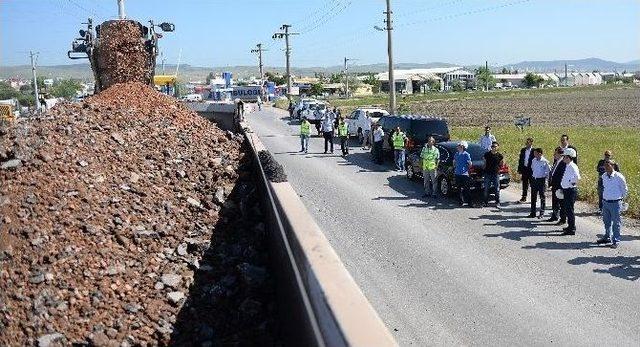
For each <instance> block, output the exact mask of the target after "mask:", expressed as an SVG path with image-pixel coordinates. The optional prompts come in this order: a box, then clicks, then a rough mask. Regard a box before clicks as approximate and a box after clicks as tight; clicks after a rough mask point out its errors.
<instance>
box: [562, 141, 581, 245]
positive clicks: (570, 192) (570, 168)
mask: <svg viewBox="0 0 640 347" xmlns="http://www.w3.org/2000/svg"><path fill="white" fill-rule="evenodd" d="M563 154H564V158H563V159H562V160H563V161H564V163H565V164H566V166H567V167H566V169H565V170H564V175H562V181H561V182H560V187H562V194H563V204H564V209H565V213H566V215H567V224H568V226H567V227H566V228H564V229H562V231H563V233H562V235H575V234H576V215H575V211H574V205H575V203H576V197H577V195H578V181H579V180H580V170H579V169H578V165H576V163H574V162H573V159H574V158H575V157H576V151H575V150H574V149H573V148H567V149H565V150H564V152H563Z"/></svg>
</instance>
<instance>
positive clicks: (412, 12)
mask: <svg viewBox="0 0 640 347" xmlns="http://www.w3.org/2000/svg"><path fill="white" fill-rule="evenodd" d="M463 1H464V0H453V1H449V2H445V3H443V4H439V5H436V6H431V7H427V8H423V9H411V10H410V11H406V12H400V13H398V14H396V15H395V17H396V18H398V17H404V16H408V15H413V14H416V13H423V12H427V11H431V10H435V9H438V8H442V7H445V6H449V5H454V4H457V3H460V2H463Z"/></svg>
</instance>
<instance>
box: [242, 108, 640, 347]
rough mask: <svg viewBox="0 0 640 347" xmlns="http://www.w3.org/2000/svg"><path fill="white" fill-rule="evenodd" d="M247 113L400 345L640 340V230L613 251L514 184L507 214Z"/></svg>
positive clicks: (284, 122) (591, 223) (274, 117)
mask: <svg viewBox="0 0 640 347" xmlns="http://www.w3.org/2000/svg"><path fill="white" fill-rule="evenodd" d="M247 118H248V120H249V123H250V124H251V127H252V128H253V130H254V131H255V132H256V133H258V135H259V136H260V138H261V140H262V142H263V143H264V144H265V146H266V147H267V148H268V149H269V150H270V151H271V152H272V153H273V154H274V156H275V158H276V159H277V160H278V161H279V162H280V163H281V164H282V165H283V166H284V168H285V171H286V173H287V174H288V177H289V181H290V182H291V184H292V185H293V187H294V188H295V190H296V191H297V192H298V193H299V195H300V196H301V198H302V200H303V201H304V203H305V205H306V207H307V208H308V209H309V211H310V212H311V214H312V216H313V217H314V219H315V220H316V222H317V223H318V224H319V225H320V227H321V228H322V229H323V231H324V233H325V234H326V236H327V238H328V239H329V241H330V243H331V244H332V246H333V247H334V248H335V250H336V252H337V253H338V255H339V256H340V257H341V259H342V260H343V262H344V263H345V265H346V267H347V269H348V270H349V272H350V273H351V275H352V276H353V277H354V279H355V280H356V282H357V283H358V284H359V285H360V287H361V288H362V290H363V292H364V294H365V295H366V296H367V298H368V299H369V300H370V302H371V303H372V305H373V306H374V308H375V309H376V310H377V311H378V313H379V315H380V316H381V318H382V319H383V321H384V322H385V324H386V325H387V326H388V327H389V329H390V331H392V332H393V334H394V335H395V337H396V339H397V341H398V342H399V344H400V345H403V346H406V345H418V346H424V345H501V346H505V345H523V344H524V345H604V344H607V345H629V346H631V345H634V346H638V345H640V280H639V278H640V236H639V235H640V233H639V232H638V230H629V229H627V230H625V231H626V232H627V233H631V235H629V234H627V236H624V238H623V242H622V243H621V247H620V248H618V249H615V250H614V249H611V248H609V247H603V246H596V245H595V244H594V241H595V240H596V238H597V236H598V234H599V233H600V232H601V229H602V227H601V225H600V224H599V223H598V222H597V220H595V219H594V218H586V217H579V218H578V219H577V228H578V232H577V235H576V236H559V234H560V233H559V232H558V228H557V227H555V226H552V225H549V224H548V223H544V222H541V221H538V220H532V219H529V218H526V216H527V215H528V213H529V210H528V205H526V206H523V205H518V204H516V203H515V201H516V200H517V199H518V198H519V196H518V195H517V194H516V193H514V191H515V190H511V191H509V190H507V191H505V192H504V193H503V199H502V200H503V201H505V202H506V206H505V207H503V208H502V209H500V210H499V209H497V208H494V207H489V208H459V207H458V206H457V203H456V201H455V200H452V199H440V200H438V201H435V202H434V201H433V200H431V199H423V198H422V197H421V196H422V188H421V184H420V182H417V181H409V180H408V179H407V178H406V176H404V175H401V174H399V173H397V172H395V171H393V170H391V163H387V165H385V166H378V165H375V164H372V163H371V161H370V158H369V154H368V153H366V152H365V151H363V150H361V149H360V148H357V149H354V150H353V151H352V154H350V155H349V156H347V157H346V158H342V157H341V156H340V155H339V153H340V148H339V145H337V146H336V148H335V154H334V155H327V154H323V153H322V152H323V142H322V139H321V138H319V137H313V138H312V139H311V141H310V151H309V153H308V154H303V153H299V152H298V151H299V150H300V140H299V137H298V134H299V126H297V122H290V121H289V120H288V118H287V114H286V113H285V112H283V111H281V110H277V109H271V108H265V109H263V111H260V112H255V113H251V114H249V115H248V117H247ZM549 205H550V203H549Z"/></svg>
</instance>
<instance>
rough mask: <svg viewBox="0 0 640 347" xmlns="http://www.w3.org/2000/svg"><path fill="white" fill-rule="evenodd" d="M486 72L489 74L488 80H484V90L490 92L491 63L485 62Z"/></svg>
mask: <svg viewBox="0 0 640 347" xmlns="http://www.w3.org/2000/svg"><path fill="white" fill-rule="evenodd" d="M484 71H485V72H486V74H487V78H485V79H484V90H486V91H489V62H488V61H486V60H485V61H484Z"/></svg>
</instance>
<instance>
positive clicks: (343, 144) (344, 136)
mask: <svg viewBox="0 0 640 347" xmlns="http://www.w3.org/2000/svg"><path fill="white" fill-rule="evenodd" d="M338 137H339V138H340V150H342V156H343V157H344V156H345V155H347V154H349V130H348V128H347V123H346V122H345V121H344V117H340V118H339V120H338Z"/></svg>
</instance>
